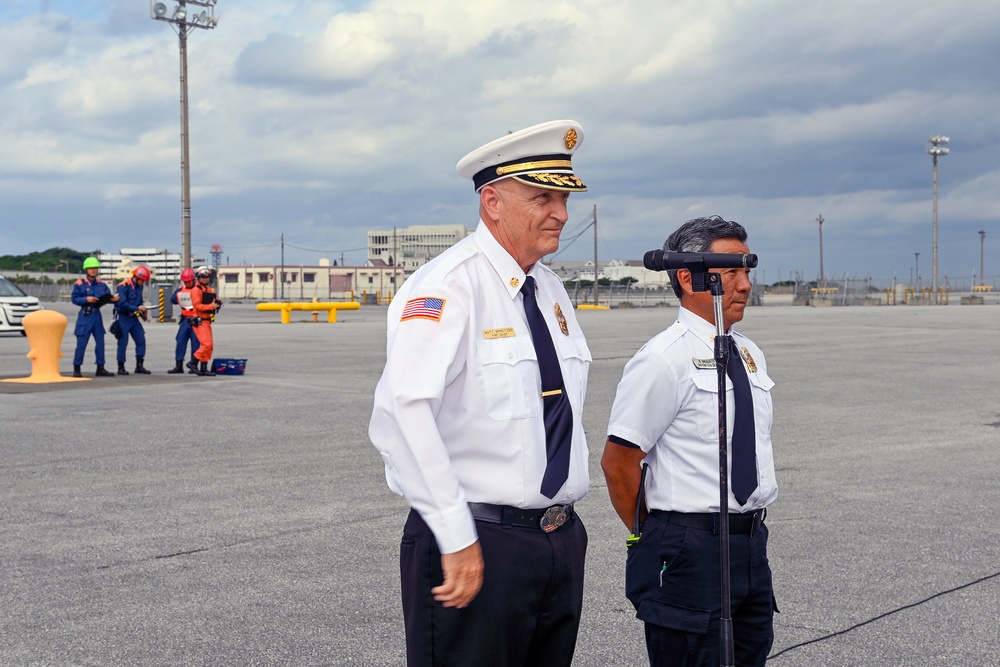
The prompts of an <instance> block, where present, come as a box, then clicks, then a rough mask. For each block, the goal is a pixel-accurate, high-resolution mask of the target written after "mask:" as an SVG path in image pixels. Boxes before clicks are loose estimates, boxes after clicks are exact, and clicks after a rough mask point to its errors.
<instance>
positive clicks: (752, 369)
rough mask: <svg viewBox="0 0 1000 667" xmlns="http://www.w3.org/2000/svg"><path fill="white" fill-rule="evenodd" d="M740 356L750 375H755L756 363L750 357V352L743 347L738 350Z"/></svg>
mask: <svg viewBox="0 0 1000 667" xmlns="http://www.w3.org/2000/svg"><path fill="white" fill-rule="evenodd" d="M740 354H741V355H743V359H744V361H746V362H747V370H749V371H750V372H751V373H756V372H757V363H756V362H755V361H754V360H753V357H751V356H750V350H748V349H747V348H746V346H743V347H741V348H740Z"/></svg>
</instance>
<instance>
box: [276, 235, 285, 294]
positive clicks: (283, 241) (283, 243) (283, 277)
mask: <svg viewBox="0 0 1000 667" xmlns="http://www.w3.org/2000/svg"><path fill="white" fill-rule="evenodd" d="M278 280H279V281H281V300H282V301H284V300H285V235H284V234H282V235H281V274H280V275H279V276H278Z"/></svg>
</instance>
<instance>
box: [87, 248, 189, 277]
mask: <svg viewBox="0 0 1000 667" xmlns="http://www.w3.org/2000/svg"><path fill="white" fill-rule="evenodd" d="M95 257H97V259H98V261H100V263H101V270H100V273H99V274H98V277H99V278H100V279H101V280H105V281H115V282H119V281H122V280H124V279H125V278H128V277H129V276H130V275H132V271H133V270H135V268H136V267H137V266H145V267H147V268H148V269H149V271H150V273H152V279H151V281H150V282H153V283H176V282H180V279H181V269H183V268H184V267H182V266H181V256H180V253H172V252H169V251H167V250H157V249H156V248H122V249H121V250H119V251H118V252H117V253H110V252H100V251H98V252H97V254H96V255H95ZM191 264H192V266H191V268H195V267H198V266H202V265H205V264H208V261H207V260H206V259H205V258H204V257H192V258H191Z"/></svg>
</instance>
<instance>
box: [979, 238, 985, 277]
mask: <svg viewBox="0 0 1000 667" xmlns="http://www.w3.org/2000/svg"><path fill="white" fill-rule="evenodd" d="M985 245H986V230H984V229H980V230H979V284H980V285H985V284H986V274H985V273H983V246H985Z"/></svg>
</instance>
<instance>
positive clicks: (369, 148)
mask: <svg viewBox="0 0 1000 667" xmlns="http://www.w3.org/2000/svg"><path fill="white" fill-rule="evenodd" d="M165 1H166V3H167V5H168V6H170V7H171V8H172V7H173V6H174V4H176V3H175V2H172V1H170V0H165ZM216 13H217V15H218V16H219V17H220V21H219V24H218V28H217V29H215V30H196V31H194V32H193V34H192V35H191V36H190V38H189V42H188V66H189V91H190V92H189V95H190V108H191V116H190V144H191V181H192V244H193V251H194V252H195V253H196V254H198V253H205V254H207V252H208V250H209V247H210V246H211V245H212V244H214V243H219V244H221V245H222V246H223V260H224V261H226V260H228V261H229V262H231V263H241V262H248V263H249V262H257V263H271V262H277V261H279V259H280V245H279V244H280V239H281V235H282V234H284V238H285V243H286V247H285V261H286V262H287V263H315V262H316V261H317V260H318V259H319V258H321V257H330V258H331V259H338V260H339V259H340V257H341V256H343V257H344V259H345V260H346V261H347V263H349V264H351V263H361V262H363V261H364V259H365V251H364V246H365V244H366V242H367V240H366V235H365V234H366V231H367V230H368V229H392V228H393V227H394V226H397V227H406V226H408V225H413V224H435V223H465V224H467V225H469V226H475V224H476V222H477V217H476V210H477V209H476V203H475V195H474V193H473V190H472V187H471V184H470V183H469V182H468V181H464V180H462V179H461V178H460V177H459V176H457V175H456V173H455V170H454V167H455V163H456V162H457V161H458V159H459V158H460V157H462V156H463V155H464V154H465V153H466V152H468V151H469V150H471V149H473V148H475V147H477V146H479V145H480V144H483V143H485V142H486V141H489V140H491V139H493V138H495V137H497V136H500V135H501V134H504V133H505V132H507V131H508V130H516V129H519V128H522V127H525V126H528V125H532V124H534V123H537V122H541V121H545V120H551V119H556V118H573V119H576V120H578V121H579V122H580V123H582V125H583V127H584V130H585V140H584V142H583V145H582V146H581V148H580V149H579V151H578V152H577V155H576V157H575V159H574V164H575V166H576V169H577V173H578V174H579V175H580V176H581V177H582V178H583V179H584V180H585V181H586V182H587V184H588V185H589V187H590V192H587V193H584V194H577V195H573V197H572V198H571V200H570V222H569V225H568V227H567V230H566V232H565V235H566V236H565V238H568V237H569V236H573V235H574V233H575V232H576V231H579V230H580V229H582V228H583V227H584V226H585V225H586V224H588V223H589V221H590V218H591V216H592V211H593V209H594V207H595V206H596V207H597V216H598V221H599V226H598V227H599V244H598V245H599V248H598V249H599V253H600V256H601V258H602V260H603V259H610V258H637V257H641V256H642V254H643V252H644V251H646V250H649V249H652V248H656V247H659V246H660V245H661V244H662V243H663V240H664V238H665V236H666V235H667V234H668V233H669V232H670V231H672V230H673V229H674V228H675V227H676V226H677V225H678V224H680V223H681V222H683V221H684V220H687V219H689V218H692V217H696V216H699V215H709V214H716V213H717V214H720V215H723V216H724V217H726V218H729V219H734V220H737V221H740V222H742V223H744V224H745V225H746V226H747V227H748V229H749V230H750V233H751V238H750V247H751V249H752V250H753V251H754V252H756V253H758V254H759V255H760V257H761V265H760V267H759V269H758V270H759V271H762V272H763V275H762V277H763V278H764V279H765V280H766V281H767V282H774V281H775V280H777V279H778V278H779V276H780V277H781V278H783V279H784V278H787V277H789V276H790V275H794V273H795V272H799V273H800V274H801V275H802V277H804V278H807V279H808V278H815V277H816V276H817V274H818V271H819V225H818V224H817V222H816V219H817V217H818V216H819V215H822V216H823V218H824V220H825V222H824V224H823V246H824V266H825V271H826V274H827V276H828V277H830V276H840V275H843V274H847V275H854V276H867V275H870V276H872V277H874V278H876V279H891V278H892V276H893V275H894V274H895V275H897V276H898V277H900V278H905V279H908V278H909V276H910V273H911V271H912V270H913V267H914V263H915V255H914V253H917V252H919V253H920V259H919V262H920V273H921V275H922V276H924V280H925V281H929V279H930V274H931V268H930V267H931V251H932V196H931V192H932V161H931V158H930V156H929V155H928V154H927V145H926V144H927V139H928V138H929V137H930V136H932V135H935V134H944V135H947V136H949V137H950V138H951V144H950V148H951V155H949V156H947V157H944V158H941V159H940V161H939V254H940V256H939V275H940V276H941V279H942V280H943V277H944V276H946V275H947V276H954V277H958V276H963V275H964V276H969V277H971V275H972V274H973V273H974V272H975V273H978V271H979V250H980V237H979V233H978V232H979V230H980V229H984V230H986V254H987V258H986V273H987V276H989V275H990V274H993V275H996V274H998V273H1000V252H997V251H995V250H993V249H995V248H1000V225H998V224H997V219H998V218H1000V161H998V156H1000V152H998V147H1000V116H998V113H997V109H998V108H1000V75H998V74H997V67H998V62H1000V40H998V39H997V35H998V34H1000V11H997V8H996V2H995V0H953V1H952V2H948V3H945V2H941V1H940V0H878V1H876V0H838V1H836V2H833V1H826V0H815V1H813V2H801V1H799V0H692V1H688V0H634V1H628V0H623V1H622V2H607V1H606V0H600V1H596V0H574V1H572V2H569V1H562V0H548V1H547V2H537V0H530V1H528V0H523V1H522V0H505V1H504V2H490V1H489V0H485V1H482V2H468V1H467V0H462V1H458V0H370V1H364V0H353V1H346V0H342V1H339V2H338V1H333V0H325V1H308V0H302V1H296V0H283V1H282V0H271V1H270V2H264V1H262V0H219V2H218V5H217V7H216ZM179 116H180V113H179V81H178V39H177V35H176V34H175V33H174V31H173V30H172V29H171V27H170V26H169V25H168V24H166V23H163V22H159V21H153V20H151V19H150V6H149V2H148V0H103V1H98V0H3V2H0V147H2V158H3V159H2V160H0V254H22V253H27V252H31V251H34V250H42V249H45V248H49V247H52V246H67V247H71V248H75V249H78V250H93V249H97V248H100V249H102V250H106V251H114V250H117V249H118V248H121V247H156V248H167V249H170V250H172V251H179V249H180V141H179V136H180V121H179ZM592 255H593V241H592V237H590V236H589V232H588V233H587V234H585V235H584V236H583V237H581V238H580V240H578V241H576V242H575V243H573V244H571V245H568V247H567V245H566V244H564V247H563V249H562V250H561V251H560V254H559V255H558V256H557V259H586V258H588V257H591V256H592Z"/></svg>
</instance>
